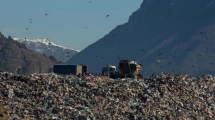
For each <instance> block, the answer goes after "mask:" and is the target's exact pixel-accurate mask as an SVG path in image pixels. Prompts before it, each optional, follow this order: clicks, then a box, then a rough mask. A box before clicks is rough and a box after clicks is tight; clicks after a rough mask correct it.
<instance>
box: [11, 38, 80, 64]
mask: <svg viewBox="0 0 215 120" xmlns="http://www.w3.org/2000/svg"><path fill="white" fill-rule="evenodd" d="M13 39H14V40H16V41H18V42H20V43H21V44H24V45H25V46H26V47H27V48H28V49H30V50H32V51H34V52H36V53H39V54H41V55H43V54H44V55H46V56H48V57H50V56H53V57H55V58H56V59H57V60H58V61H60V62H63V63H65V62H66V61H68V60H69V59H70V58H71V57H73V56H74V55H75V54H77V53H78V52H79V51H77V50H73V49H69V48H66V47H63V46H60V45H57V44H55V43H53V42H51V41H50V40H49V39H47V38H42V39H26V38H13Z"/></svg>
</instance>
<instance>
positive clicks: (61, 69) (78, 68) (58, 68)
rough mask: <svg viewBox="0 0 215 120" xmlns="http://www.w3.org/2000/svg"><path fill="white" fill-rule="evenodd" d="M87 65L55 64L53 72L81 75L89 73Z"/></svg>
mask: <svg viewBox="0 0 215 120" xmlns="http://www.w3.org/2000/svg"><path fill="white" fill-rule="evenodd" d="M87 71H88V69H87V66H86V65H82V64H78V65H54V68H53V72H54V73H57V74H64V75H80V74H85V73H87Z"/></svg>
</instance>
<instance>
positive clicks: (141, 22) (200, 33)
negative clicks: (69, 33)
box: [68, 0, 215, 75]
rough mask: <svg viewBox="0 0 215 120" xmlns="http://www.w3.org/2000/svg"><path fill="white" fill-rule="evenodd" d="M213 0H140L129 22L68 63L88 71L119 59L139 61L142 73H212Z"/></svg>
mask: <svg viewBox="0 0 215 120" xmlns="http://www.w3.org/2000/svg"><path fill="white" fill-rule="evenodd" d="M214 11H215V0H144V1H143V3H142V5H141V6H140V8H139V9H138V10H137V11H136V12H134V13H133V14H132V15H131V16H130V18H129V21H128V22H127V23H125V24H123V25H119V26H117V27H116V28H115V29H113V30H112V31H111V32H110V33H109V34H107V35H105V36H104V37H103V38H101V39H100V40H98V41H97V42H96V43H94V44H92V45H90V46H88V47H87V48H86V49H85V50H83V51H82V52H80V53H79V54H77V55H76V56H74V57H73V58H72V59H71V60H69V62H68V63H72V64H75V63H84V64H87V65H88V66H89V70H90V71H92V72H100V71H101V67H102V66H104V65H106V64H115V65H117V64H118V60H119V59H135V60H137V61H138V62H140V63H142V64H143V74H144V75H150V74H152V73H159V72H174V73H189V74H194V75H197V74H205V73H210V74H214V73H215V70H214V67H215V63H214V61H215V47H214V46H215V40H214V39H215V14H214Z"/></svg>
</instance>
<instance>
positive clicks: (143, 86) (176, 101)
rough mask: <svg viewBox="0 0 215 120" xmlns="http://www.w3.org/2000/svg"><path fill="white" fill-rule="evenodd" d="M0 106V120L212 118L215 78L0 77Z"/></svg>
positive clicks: (160, 76)
mask: <svg viewBox="0 0 215 120" xmlns="http://www.w3.org/2000/svg"><path fill="white" fill-rule="evenodd" d="M0 101H1V104H0V107H1V109H0V118H1V117H2V116H3V117H4V115H8V116H7V117H8V118H9V119H87V120H91V119H92V120H96V119H125V120H126V119H127V120H130V119H135V120H136V119H138V120H139V119H166V120H171V119H215V77H213V76H211V75H204V76H201V77H192V76H188V75H174V74H168V73H167V74H164V73H162V74H160V75H158V76H156V75H154V76H151V77H150V78H149V79H145V80H135V79H105V80H104V79H102V78H101V77H98V76H93V75H91V76H88V77H85V78H78V77H76V76H72V75H65V76H62V75H57V74H53V73H47V74H32V75H26V76H24V75H15V74H12V73H7V72H1V73H0ZM2 107H4V109H5V110H6V109H8V111H2ZM7 112H8V113H7Z"/></svg>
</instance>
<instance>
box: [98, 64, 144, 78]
mask: <svg viewBox="0 0 215 120" xmlns="http://www.w3.org/2000/svg"><path fill="white" fill-rule="evenodd" d="M111 67H112V66H110V65H109V66H105V67H103V69H102V73H103V74H102V75H104V73H105V74H106V75H108V76H109V77H110V78H114V79H116V78H134V79H139V78H142V75H141V74H140V72H141V71H142V68H143V67H142V65H141V64H138V63H137V62H136V61H134V60H120V61H119V65H118V69H119V71H116V70H112V69H113V68H111ZM104 71H105V72H104Z"/></svg>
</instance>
